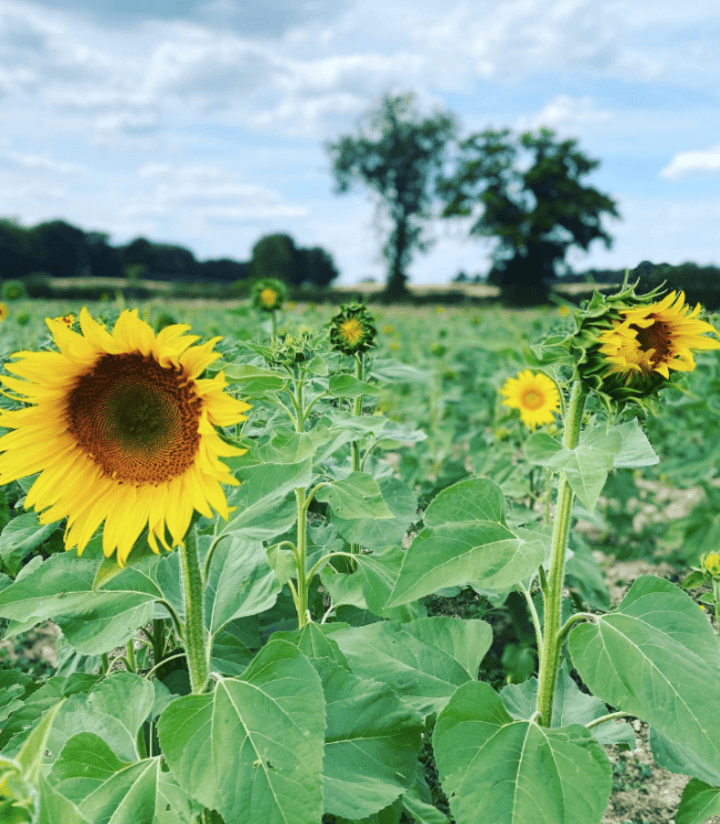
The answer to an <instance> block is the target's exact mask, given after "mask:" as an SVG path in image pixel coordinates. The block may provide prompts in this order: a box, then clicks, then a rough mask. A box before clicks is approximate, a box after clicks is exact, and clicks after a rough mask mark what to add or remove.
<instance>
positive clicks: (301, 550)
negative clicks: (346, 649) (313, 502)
mask: <svg viewBox="0 0 720 824" xmlns="http://www.w3.org/2000/svg"><path fill="white" fill-rule="evenodd" d="M295 499H296V501H297V514H298V522H297V556H296V559H295V564H296V569H297V582H298V583H297V603H296V608H297V615H298V628H299V629H302V628H303V627H304V626H305V624H307V605H308V584H309V581H308V578H307V506H306V505H305V503H306V495H305V489H304V488H303V487H301V486H299V487H298V488H297V489H296V490H295Z"/></svg>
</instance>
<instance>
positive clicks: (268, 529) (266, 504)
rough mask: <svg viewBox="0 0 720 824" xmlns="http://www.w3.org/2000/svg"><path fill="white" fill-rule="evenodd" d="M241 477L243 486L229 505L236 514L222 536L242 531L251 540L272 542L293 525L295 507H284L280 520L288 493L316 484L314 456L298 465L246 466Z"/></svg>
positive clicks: (222, 532) (225, 527)
mask: <svg viewBox="0 0 720 824" xmlns="http://www.w3.org/2000/svg"><path fill="white" fill-rule="evenodd" d="M238 476H239V480H241V481H242V485H241V486H239V487H238V488H237V489H235V490H233V492H232V493H231V494H230V496H229V497H228V503H229V504H230V505H231V506H234V507H236V511H235V513H233V515H231V516H230V520H229V521H228V522H227V524H225V525H224V526H223V528H222V529H221V530H220V534H221V535H224V534H226V533H228V532H242V534H243V537H245V538H248V539H251V540H258V541H260V540H268V539H271V538H273V537H275V535H279V534H281V533H282V532H284V531H285V530H286V529H288V527H290V526H292V523H293V521H294V519H295V509H294V507H293V508H289V509H284V508H283V510H282V517H280V518H279V517H278V512H277V510H278V504H279V502H280V501H282V500H283V499H284V498H285V497H286V496H287V495H288V493H290V492H292V491H293V490H294V489H296V488H297V487H306V486H308V484H309V483H310V482H311V481H312V457H308V458H305V459H304V460H301V461H298V462H297V463H289V464H277V463H266V464H260V465H259V466H246V467H243V468H242V469H241V470H240V472H239V473H238Z"/></svg>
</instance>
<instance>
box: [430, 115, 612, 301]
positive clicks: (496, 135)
mask: <svg viewBox="0 0 720 824" xmlns="http://www.w3.org/2000/svg"><path fill="white" fill-rule="evenodd" d="M598 166H600V161H599V160H594V159H591V158H589V157H588V156H587V155H585V154H584V153H583V152H581V151H580V149H579V148H578V146H577V141H576V140H557V139H556V137H555V133H554V132H553V131H552V130H551V129H547V128H544V127H543V128H540V129H539V130H538V131H537V132H535V133H533V132H529V131H528V132H524V133H522V134H521V135H519V136H513V135H512V134H511V132H510V130H509V129H501V130H499V131H496V130H492V129H488V130H486V131H484V132H481V133H477V134H473V135H471V136H470V137H468V138H466V139H465V140H463V141H462V142H461V143H460V156H459V160H458V163H457V168H456V170H455V171H454V173H453V174H452V175H451V176H448V177H446V178H445V179H444V180H443V181H442V186H441V189H442V192H443V195H444V199H445V203H446V205H445V210H444V212H443V214H444V215H445V216H446V217H452V216H463V217H469V216H471V215H473V216H474V214H475V209H476V206H477V204H478V203H479V204H480V206H481V207H482V212H481V214H480V216H479V217H478V218H477V219H476V220H475V222H474V223H473V225H472V227H471V229H470V234H471V235H478V236H481V237H492V238H495V239H496V246H495V249H494V252H493V261H494V265H493V269H492V271H491V273H490V281H491V282H493V283H496V284H497V285H499V286H500V287H501V288H502V290H503V293H504V295H505V297H506V299H508V300H510V301H511V302H513V303H542V302H544V300H545V298H546V297H547V288H548V285H549V283H550V281H552V280H553V279H554V278H555V277H556V276H557V275H559V274H562V272H561V268H562V267H563V265H564V261H565V256H566V254H567V252H568V250H569V249H570V248H572V247H573V246H578V247H580V248H581V249H583V250H587V249H588V248H589V246H590V244H591V243H592V242H593V241H594V240H602V241H603V242H604V243H605V245H606V246H608V247H609V246H610V243H611V238H610V235H608V233H607V232H606V231H605V229H604V228H603V227H602V217H603V215H605V214H608V215H611V216H613V217H617V216H618V213H617V209H616V206H615V203H614V201H613V200H612V198H610V197H609V196H607V195H605V194H603V193H602V192H599V191H598V190H597V189H594V188H593V187H591V186H588V185H585V184H584V182H583V179H584V178H585V177H587V176H588V175H589V174H591V173H592V172H593V171H595V169H597V168H598Z"/></svg>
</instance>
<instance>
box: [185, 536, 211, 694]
mask: <svg viewBox="0 0 720 824" xmlns="http://www.w3.org/2000/svg"><path fill="white" fill-rule="evenodd" d="M180 579H181V583H182V591H183V599H184V601H185V628H184V632H183V640H184V642H185V655H186V658H187V663H188V669H189V670H190V686H191V688H192V692H193V695H200V694H202V693H204V692H205V690H206V688H207V683H208V676H209V666H208V643H207V636H206V633H205V626H204V624H203V580H202V575H201V573H200V561H199V558H198V550H197V535H196V533H195V525H194V524H191V525H190V529H188V531H187V534H186V535H185V541H184V543H182V544H180Z"/></svg>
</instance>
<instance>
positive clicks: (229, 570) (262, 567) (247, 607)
mask: <svg viewBox="0 0 720 824" xmlns="http://www.w3.org/2000/svg"><path fill="white" fill-rule="evenodd" d="M279 592H280V582H279V581H278V579H277V575H275V573H274V572H273V571H272V569H270V565H269V564H268V559H267V552H266V551H265V549H264V547H263V545H262V544H261V543H260V542H259V541H247V540H243V539H242V538H240V537H238V536H237V535H235V534H232V535H230V536H227V537H224V538H223V539H222V540H221V541H220V542H219V543H218V545H217V547H216V548H215V551H214V553H213V556H212V561H211V563H210V570H209V572H208V580H207V587H206V589H205V624H206V626H207V627H208V629H209V630H210V633H211V635H215V634H216V633H217V632H219V631H220V630H221V629H222V628H223V627H224V626H225V625H226V624H228V623H229V622H230V621H233V620H234V619H236V618H244V617H246V616H248V615H256V614H258V613H260V612H264V611H265V610H266V609H269V608H270V607H271V606H272V605H273V604H274V603H275V601H276V600H277V596H278V593H279Z"/></svg>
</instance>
